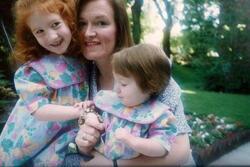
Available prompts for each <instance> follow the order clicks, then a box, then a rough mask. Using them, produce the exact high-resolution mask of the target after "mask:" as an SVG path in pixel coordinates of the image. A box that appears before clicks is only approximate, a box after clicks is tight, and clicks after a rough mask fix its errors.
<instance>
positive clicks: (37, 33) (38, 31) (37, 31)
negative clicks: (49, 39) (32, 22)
mask: <svg viewBox="0 0 250 167" xmlns="http://www.w3.org/2000/svg"><path fill="white" fill-rule="evenodd" d="M43 32H44V30H36V31H35V34H36V35H39V34H42V33H43Z"/></svg>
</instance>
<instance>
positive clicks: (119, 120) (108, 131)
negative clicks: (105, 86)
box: [94, 91, 177, 160]
mask: <svg viewBox="0 0 250 167" xmlns="http://www.w3.org/2000/svg"><path fill="white" fill-rule="evenodd" d="M94 103H95V105H96V107H97V108H98V109H100V110H101V111H102V118H103V121H104V125H105V133H104V134H102V137H101V138H102V140H101V142H100V143H99V144H98V145H97V146H96V149H97V150H98V151H99V152H101V153H103V154H104V155H105V156H106V157H107V158H109V159H112V160H116V159H131V158H134V157H137V156H138V155H139V153H138V152H136V151H134V150H133V149H132V148H130V147H128V146H127V145H125V144H124V143H122V142H121V141H119V140H117V139H116V138H115V136H114V134H115V131H116V129H118V128H126V129H127V130H128V131H129V132H130V133H131V134H133V135H134V136H138V137H142V138H150V139H153V140H155V141H157V142H159V143H160V144H161V145H162V146H163V147H164V148H165V149H166V150H167V151H169V150H170V145H171V143H172V142H173V140H174V138H175V136H176V134H177V129H176V126H175V124H174V123H168V122H169V120H168V118H169V117H170V114H171V115H172V113H171V112H170V111H169V107H168V106H167V105H165V104H163V103H161V102H159V101H157V100H155V99H154V98H152V99H150V100H148V101H146V102H144V103H143V104H141V105H139V106H136V107H132V108H128V107H126V106H124V105H123V104H122V103H121V101H120V99H119V98H118V97H117V95H116V93H115V92H113V91H99V92H98V93H97V94H96V96H95V97H94Z"/></svg>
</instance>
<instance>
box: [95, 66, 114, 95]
mask: <svg viewBox="0 0 250 167" xmlns="http://www.w3.org/2000/svg"><path fill="white" fill-rule="evenodd" d="M96 65H97V68H98V70H99V73H100V75H99V77H98V78H97V79H98V81H97V83H98V90H112V89H113V86H114V77H113V73H112V66H111V63H110V62H107V63H103V62H102V63H100V62H96Z"/></svg>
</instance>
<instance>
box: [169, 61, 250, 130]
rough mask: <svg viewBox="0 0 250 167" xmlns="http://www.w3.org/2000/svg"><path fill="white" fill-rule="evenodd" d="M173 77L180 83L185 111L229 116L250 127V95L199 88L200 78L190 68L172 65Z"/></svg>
mask: <svg viewBox="0 0 250 167" xmlns="http://www.w3.org/2000/svg"><path fill="white" fill-rule="evenodd" d="M173 77H174V78H175V79H176V81H177V82H178V83H179V84H180V86H181V88H182V90H183V92H182V99H183V103H184V107H185V112H196V113H198V114H215V115H217V116H220V117H227V118H231V119H232V120H234V121H237V122H240V123H241V124H242V125H244V126H246V127H247V128H250V119H249V118H250V109H249V105H250V95H238V94H229V93H219V92H210V91H205V90H202V89H201V83H202V80H201V79H200V76H199V75H197V74H196V73H195V72H194V71H192V69H191V68H188V67H183V66H179V65H176V64H175V65H174V68H173Z"/></svg>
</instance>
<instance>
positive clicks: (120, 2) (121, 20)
mask: <svg viewBox="0 0 250 167" xmlns="http://www.w3.org/2000/svg"><path fill="white" fill-rule="evenodd" d="M91 1H94V0H78V1H77V5H76V13H77V14H76V16H77V19H76V20H77V22H78V21H79V20H80V19H79V18H80V14H81V11H82V9H83V8H84V7H85V6H86V5H87V4H88V3H89V2H91ZM107 2H108V3H109V4H110V6H111V7H112V9H113V10H114V20H115V25H116V30H117V31H116V43H115V51H119V50H121V49H123V48H126V47H130V46H132V45H133V40H132V36H131V31H130V24H129V19H128V14H127V11H126V4H125V1H124V0H107Z"/></svg>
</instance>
